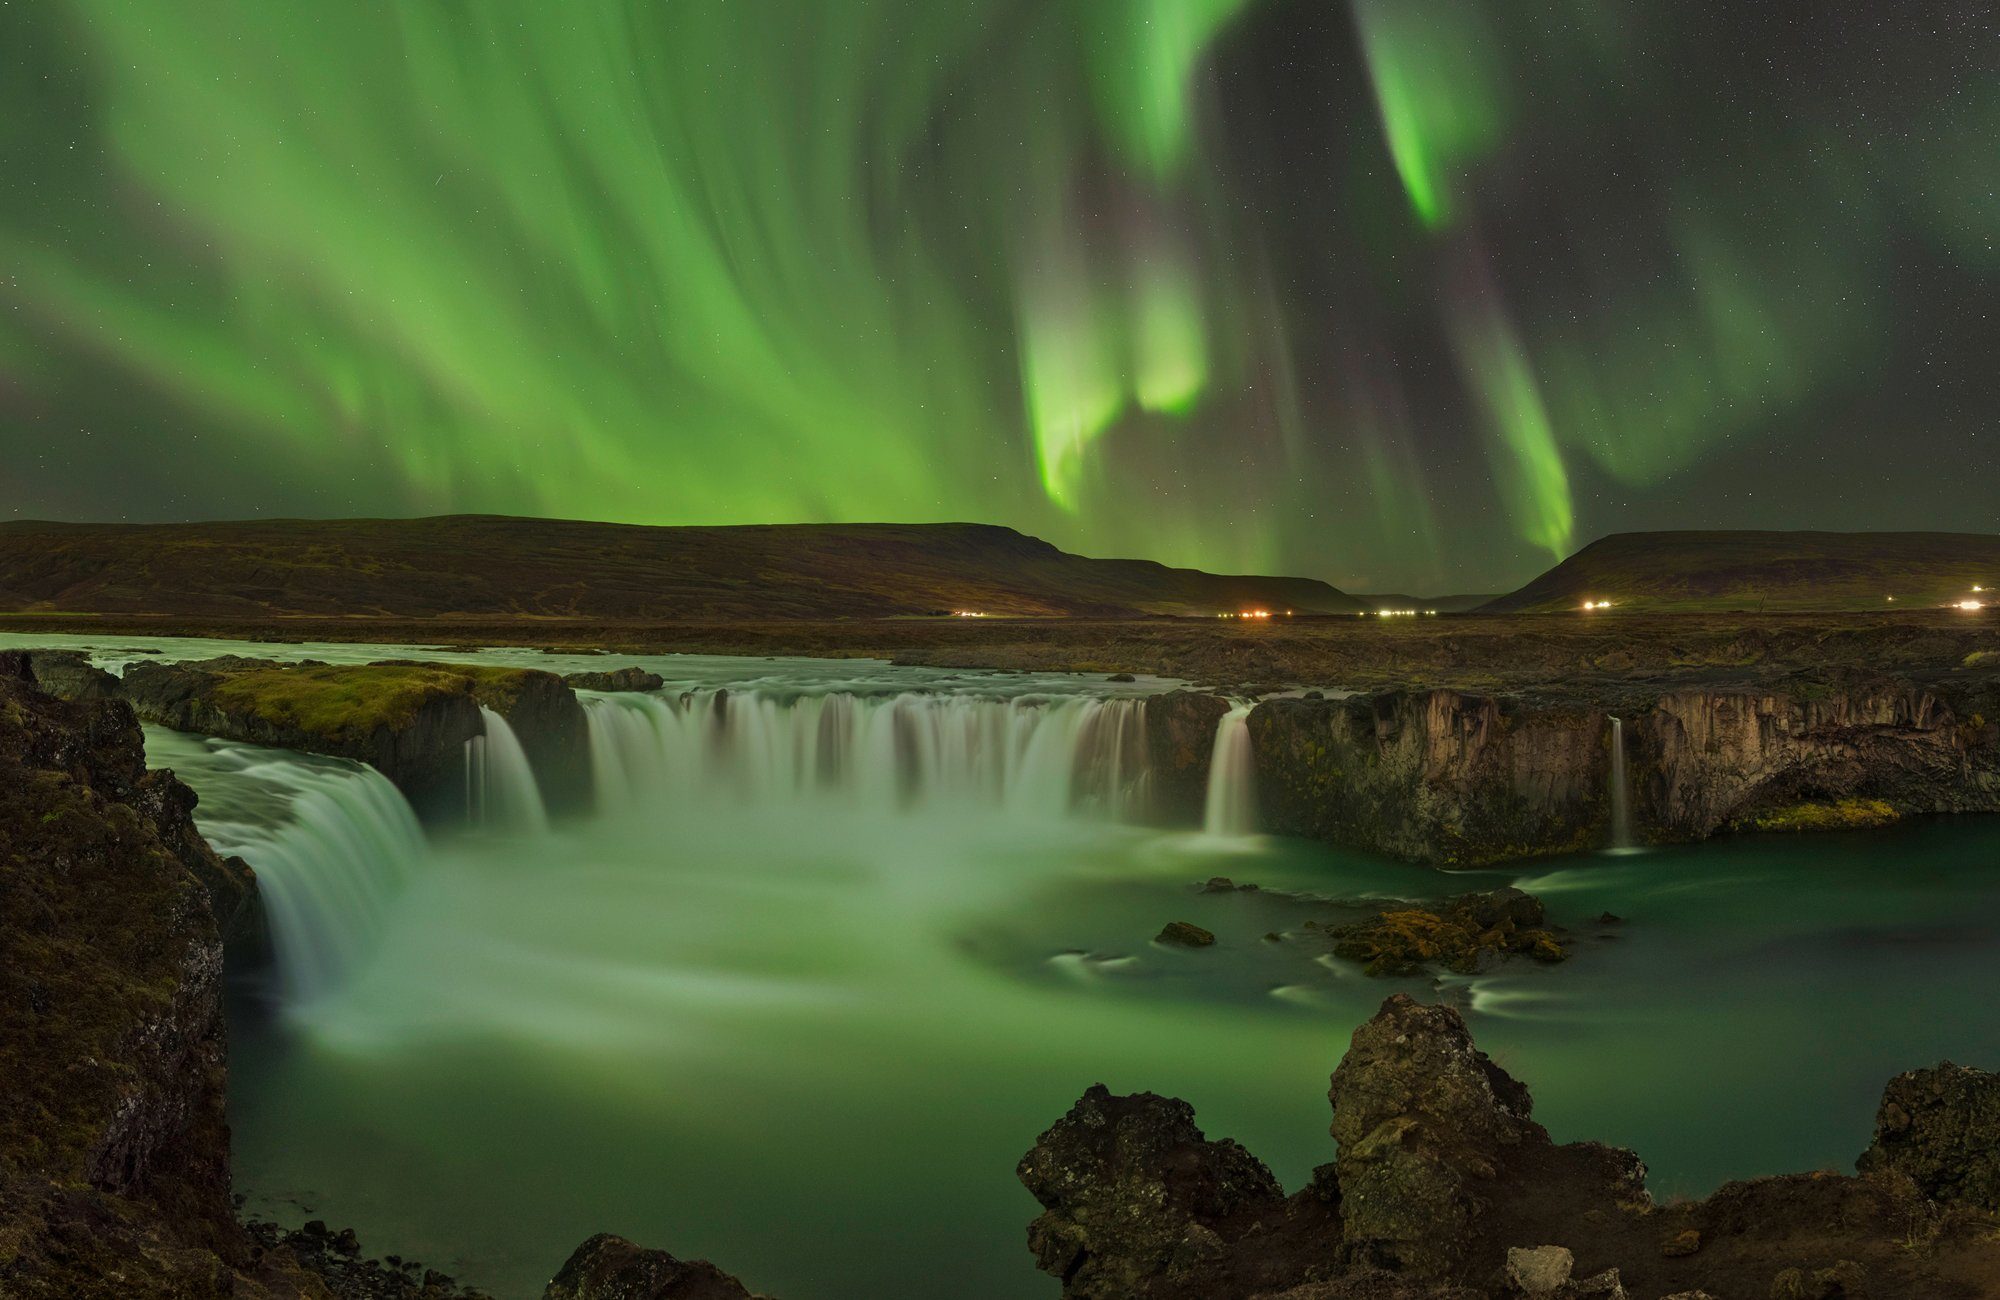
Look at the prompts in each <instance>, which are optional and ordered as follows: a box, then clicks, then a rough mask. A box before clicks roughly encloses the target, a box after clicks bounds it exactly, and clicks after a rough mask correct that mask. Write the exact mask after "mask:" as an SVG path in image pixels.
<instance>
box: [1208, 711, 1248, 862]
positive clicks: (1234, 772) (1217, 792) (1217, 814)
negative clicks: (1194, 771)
mask: <svg viewBox="0 0 2000 1300" xmlns="http://www.w3.org/2000/svg"><path fill="white" fill-rule="evenodd" d="M1201 828H1202V830H1203V831H1205V832H1207V833H1208V834H1210V835H1216V836H1227V837H1236V836H1244V835H1254V834H1256V832H1257V783H1256V774H1255V770H1254V767H1253V765H1252V761H1251V754H1250V706H1249V705H1247V704H1238V705H1236V706H1235V707H1234V708H1232V709H1230V710H1229V712H1228V713H1226V714H1224V715H1223V717H1222V721H1221V722H1220V723H1218V724H1217V726H1216V728H1215V748H1214V750H1213V751H1212V753H1211V754H1210V757H1209V762H1208V802H1207V807H1206V808H1205V809H1204V811H1203V815H1202V820H1201Z"/></svg>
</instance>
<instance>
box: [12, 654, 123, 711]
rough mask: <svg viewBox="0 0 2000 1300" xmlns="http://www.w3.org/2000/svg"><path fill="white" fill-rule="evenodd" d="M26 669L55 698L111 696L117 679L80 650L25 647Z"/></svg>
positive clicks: (116, 688)
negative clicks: (29, 648)
mask: <svg viewBox="0 0 2000 1300" xmlns="http://www.w3.org/2000/svg"><path fill="white" fill-rule="evenodd" d="M23 653H24V654H25V656H26V658H27V664H28V673H29V676H30V677H31V678H32V679H33V680H34V683H35V685H36V686H37V687H39V688H40V689H41V690H42V691H43V692H45V693H47V694H49V695H53V696H55V697H56V698H57V699H59V700H111V699H116V698H117V697H118V679H117V678H116V677H113V676H112V675H111V674H110V673H107V672H105V671H104V670H103V669H102V668H99V667H98V666H97V665H95V664H93V663H91V662H90V656H89V655H87V654H85V653H84V652H83V651H81V650H28V651H24V652H23Z"/></svg>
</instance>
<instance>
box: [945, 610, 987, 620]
mask: <svg viewBox="0 0 2000 1300" xmlns="http://www.w3.org/2000/svg"><path fill="white" fill-rule="evenodd" d="M951 612H952V613H953V614H955V615H957V616H958V617H959V618H985V617H986V611H985V610H983V609H954V610H953V611H951Z"/></svg>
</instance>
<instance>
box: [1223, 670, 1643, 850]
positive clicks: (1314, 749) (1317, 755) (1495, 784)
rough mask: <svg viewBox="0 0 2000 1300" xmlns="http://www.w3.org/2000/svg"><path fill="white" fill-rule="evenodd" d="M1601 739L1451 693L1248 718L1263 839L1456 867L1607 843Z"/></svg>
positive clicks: (1569, 717) (1549, 715) (1572, 711)
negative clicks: (1306, 841) (1298, 839)
mask: <svg viewBox="0 0 2000 1300" xmlns="http://www.w3.org/2000/svg"><path fill="white" fill-rule="evenodd" d="M1608 730H1609V723H1608V720H1607V718H1606V715H1605V714H1604V713H1603V712H1602V711H1600V710H1598V709H1596V708H1593V707H1590V706H1587V705H1577V706H1565V707H1547V708H1537V709H1529V708H1527V707H1524V706H1523V705H1522V704H1521V703H1520V702H1518V701H1515V700H1507V699H1494V698H1489V697H1479V696H1470V695H1463V694H1460V693H1459V692H1457V691H1392V692H1387V693H1384V694H1381V695H1374V696H1350V697H1349V698H1347V699H1343V700H1304V699H1277V700H1266V701H1265V702H1264V703H1262V704H1260V705H1258V706H1257V707H1256V709H1254V710H1253V711H1252V712H1251V714H1250V744H1251V750H1252V753H1253V754H1254V755H1255V758H1256V768H1257V794H1258V799H1259V801H1260V803H1261V805H1262V808H1263V815H1264V822H1265V825H1266V827H1267V828H1268V829H1270V830H1272V831H1276V832H1279V833H1282V834H1298V835H1309V836H1312V837H1314V838H1317V839H1324V840H1331V841H1333V842H1335V843H1340V844H1353V845H1357V846H1360V847H1365V848H1369V849H1373V850H1377V851H1380V852H1385V853H1388V854H1391V855H1393V856H1395V857H1400V858H1407V859H1412V860H1416V861H1425V862H1442V863H1451V864H1455V865H1470V864H1477V863H1485V862H1495V861H1500V860H1503V859H1506V858H1515V857H1526V856H1531V855H1536V854H1547V853H1563V852H1571V851H1574V850H1577V849H1582V848H1587V847H1589V846H1590V845H1591V844H1593V843H1595V842H1597V841H1598V840H1599V839H1601V838H1603V835H1604V833H1605V827H1606V824H1607V819H1608V817H1609V815H1610V814H1609V806H1610V801H1609V798H1608V793H1609V785H1608V781H1609V753H1608V750H1607V749H1606V745H1605V737H1606V735H1607V734H1608Z"/></svg>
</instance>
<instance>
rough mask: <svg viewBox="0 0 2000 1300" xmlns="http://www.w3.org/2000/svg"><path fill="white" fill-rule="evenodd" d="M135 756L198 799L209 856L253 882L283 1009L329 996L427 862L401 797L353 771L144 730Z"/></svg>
mask: <svg viewBox="0 0 2000 1300" xmlns="http://www.w3.org/2000/svg"><path fill="white" fill-rule="evenodd" d="M146 751H147V757H148V760H149V761H150V762H153V763H157V764H159V765H161V766H170V767H172V768H173V769H174V770H175V772H176V773H177V774H178V775H180V776H181V777H182V778H183V779H185V780H187V781H188V782H189V783H190V784H191V785H193V786H194V787H195V789H196V790H197V791H198V792H199V794H200V795H201V804H200V806H199V808H198V810H197V813H196V821H197V823H198V824H199V825H200V827H201V832H202V834H203V835H204V836H205V837H206V838H207V839H208V841H209V843H211V844H212V845H214V846H215V850H216V852H218V853H222V854H236V855H240V856H241V857H242V858H243V860H244V861H246V862H248V863H249V864H250V867H251V869H252V870H253V871H255V872H256V873H257V891H258V895H259V897H260V899H261V900H262V904H263V908H264V915H265V918H266V920H267V921H268V923H269V925H270V929H271V941H272V942H271V946H272V949H273V953H274V956H275V958H276V962H277V968H278V976H279V980H280V982H281V984H282V987H283V991H284V994H285V998H286V1001H287V1002H288V1003H291V1004H298V1003H301V1002H305V1001H309V1000H311V999H312V998H314V997H317V996H319V995H321V994H324V993H326V992H329V991H330V990H332V989H333V988H335V987H336V986H337V985H338V984H339V982H340V980H341V977H342V976H343V975H344V974H345V973H346V972H347V971H348V970H350V969H351V968H352V967H353V965H354V963H355V962H356V961H357V960H358V959H359V958H360V957H361V956H362V955H363V953H365V952H366V950H367V949H368V947H369V945H370V944H371V943H372V941H373V940H374V937H375V935H376V932H377V931H378V930H379V929H380V928H381V925H382V923H383V920H384V918H385V916H386V914H387V911H388V908H389V906H390V903H391V902H392V901H393V899H394V898H395V896H396V894H397V893H398V892H399V891H400V890H401V888H402V886H403V884H404V883H405V881H406V880H407V879H408V878H409V877H410V876H411V874H412V873H413V872H415V871H416V870H417V869H418V868H419V866H420V864H421V863H422V862H423V860H424V858H425V856H426V854H427V848H426V846H425V842H424V834H423V830H422V828H421V827H419V826H418V824H417V818H416V814H415V813H413V812H412V811H411V810H410V805H409V803H408V802H407V801H406V800H404V798H403V796H402V793H401V792H400V791H399V790H397V789H396V787H395V786H394V785H391V784H390V783H389V780H388V778H386V777H384V776H383V775H382V774H381V773H379V772H377V771H376V770H375V769H374V768H372V767H368V766H366V765H365V764H361V763H349V762H345V761H342V760H340V759H331V758H319V757H315V756H311V755H305V754H292V753H288V752H286V751H283V750H269V749H263V748H260V747H257V746H253V745H244V744H237V743H234V742H230V741H218V740H206V739H203V738H200V737H193V736H184V735H181V734H179V733H175V732H169V731H164V730H161V729H158V728H152V727H148V728H147V729H146Z"/></svg>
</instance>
